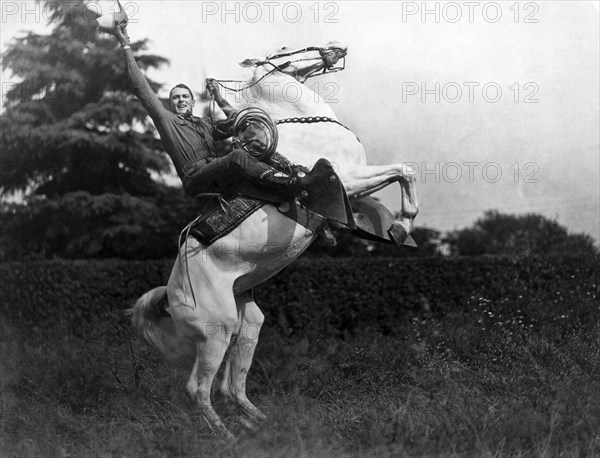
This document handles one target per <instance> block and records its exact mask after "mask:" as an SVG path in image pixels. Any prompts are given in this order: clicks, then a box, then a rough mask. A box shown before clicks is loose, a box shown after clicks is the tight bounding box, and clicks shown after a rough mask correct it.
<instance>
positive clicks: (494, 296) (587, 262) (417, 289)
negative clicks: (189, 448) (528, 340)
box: [0, 256, 600, 335]
mask: <svg viewBox="0 0 600 458" xmlns="http://www.w3.org/2000/svg"><path fill="white" fill-rule="evenodd" d="M599 260H600V258H599V257H598V256H589V257H585V256H584V257H582V256H577V257H574V256H573V257H571V256H566V257H565V256H562V257H558V256H553V257H528V258H520V259H511V258H503V257H474V258H451V259H442V258H414V259H407V258H372V259H325V258H324V259H308V258H301V259H300V260H298V261H297V262H296V263H294V264H292V265H291V266H290V267H288V268H287V269H286V270H285V271H284V272H282V273H281V274H279V275H278V276H276V277H275V278H274V279H271V280H269V281H268V282H266V283H265V284H264V285H261V286H260V287H258V288H257V289H256V290H255V298H256V302H257V303H258V304H259V306H260V307H261V309H262V310H263V312H264V313H265V315H266V321H267V325H272V326H273V325H275V326H282V327H285V328H288V329H287V330H288V331H291V330H302V329H305V328H308V327H312V328H321V329H323V330H329V331H331V330H334V331H336V332H339V333H344V332H355V331H357V330H360V329H362V328H364V327H366V326H369V327H374V328H375V329H377V330H379V331H381V332H384V333H394V331H395V329H397V328H399V327H400V326H401V325H403V324H406V322H407V320H411V319H413V318H414V317H418V316H425V317H428V316H435V315H444V314H449V313H458V312H460V313H464V312H469V309H470V308H472V307H473V306H474V305H475V304H476V303H477V301H478V300H481V299H482V298H484V299H485V300H489V301H495V302H497V303H506V304H507V305H506V307H514V308H516V307H521V308H523V307H527V306H528V304H534V303H535V304H537V305H536V306H535V307H533V306H531V307H533V308H531V307H530V310H529V313H530V314H531V316H532V319H533V317H535V319H544V316H547V317H548V319H550V317H551V316H552V314H555V313H559V311H560V310H558V309H557V307H561V306H562V305H561V304H558V303H556V301H554V302H553V301H552V300H551V299H552V297H553V294H558V295H561V294H562V295H563V296H571V297H572V298H575V299H576V298H581V299H582V304H583V303H585V304H584V305H585V307H584V306H583V305H582V308H581V310H579V311H578V313H581V314H582V319H584V318H585V314H588V315H589V314H590V313H597V310H594V304H596V302H595V301H597V300H598V297H599V296H600V292H599V287H600V278H599V277H600V273H599V269H598V265H599V262H598V261H599ZM171 266H172V261H167V260H165V261H124V260H116V259H115V260H85V261H83V260H81V261H64V260H63V261H44V262H42V261H40V262H32V263H23V262H11V263H1V264H0V277H1V279H2V280H1V281H0V317H1V319H3V320H4V321H5V322H9V323H15V324H17V325H18V326H19V327H20V328H21V329H24V330H26V329H34V330H38V329H53V330H56V331H58V332H64V333H68V334H75V335H87V334H89V333H90V332H93V329H94V326H95V325H96V324H98V323H100V322H103V323H105V322H106V321H107V320H109V321H112V322H114V325H115V326H114V329H115V333H116V334H120V335H122V334H123V333H129V332H130V330H129V324H128V322H127V319H126V317H125V316H124V314H123V313H122V312H123V310H125V309H126V308H128V307H130V306H131V304H132V303H133V302H134V301H135V299H136V298H137V297H139V296H140V295H141V294H143V293H144V292H146V291H147V290H149V289H151V288H154V287H156V286H159V285H164V284H166V281H167V279H168V277H169V273H170V270H171ZM588 299H589V300H592V302H589V300H588ZM554 303H556V306H553V304H554ZM590 304H592V305H590ZM594 316H595V315H594ZM104 328H105V326H104Z"/></svg>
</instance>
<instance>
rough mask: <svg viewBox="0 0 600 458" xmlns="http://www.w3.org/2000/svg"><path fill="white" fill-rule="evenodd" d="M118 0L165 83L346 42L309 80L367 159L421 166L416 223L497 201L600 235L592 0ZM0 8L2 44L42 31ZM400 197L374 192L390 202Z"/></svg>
mask: <svg viewBox="0 0 600 458" xmlns="http://www.w3.org/2000/svg"><path fill="white" fill-rule="evenodd" d="M122 3H123V5H124V6H125V9H126V11H127V12H128V14H129V16H130V25H129V34H130V36H131V37H132V39H142V38H148V39H150V49H149V52H151V53H153V54H158V55H161V56H164V57H167V58H168V59H170V61H171V63H170V65H169V66H165V67H162V68H161V69H159V70H156V71H152V72H151V73H150V76H151V77H152V78H153V79H155V80H156V81H159V82H161V83H164V85H165V89H168V88H170V87H171V86H173V85H174V84H177V83H179V82H185V83H187V84H188V85H190V86H192V87H194V88H195V89H197V90H198V91H200V90H201V88H202V85H203V81H204V80H205V78H206V77H214V78H218V79H247V78H249V76H250V74H249V73H248V71H247V70H245V69H242V68H241V67H239V66H238V64H237V63H238V62H240V61H242V60H244V59H245V58H249V57H258V58H260V57H264V56H265V55H266V54H267V53H269V52H271V51H273V50H275V49H277V48H279V47H281V46H284V45H285V46H288V47H290V48H304V47H306V46H319V45H323V44H325V43H326V42H328V41H331V40H336V41H340V42H342V43H344V44H345V45H347V46H348V56H347V59H346V69H345V70H344V71H342V72H339V73H334V74H329V75H324V76H319V77H315V78H311V79H310V80H309V81H308V83H307V84H308V85H309V86H310V87H313V88H314V89H315V90H316V91H318V92H319V93H320V94H321V95H322V96H324V97H325V98H326V99H327V100H328V101H329V102H330V103H331V105H332V108H333V109H334V111H335V112H336V115H337V117H338V119H339V120H340V121H341V122H343V123H344V124H345V125H347V126H348V127H350V128H351V129H352V130H353V131H354V132H355V133H356V134H357V136H358V137H359V138H360V139H361V141H362V143H363V145H364V146H365V149H366V151H367V157H368V163H370V164H377V165H382V164H390V163H396V162H408V163H411V164H413V166H414V167H416V169H417V175H418V180H417V189H418V191H417V192H418V196H419V200H420V212H419V216H418V217H417V220H416V221H415V224H416V225H417V226H428V227H433V228H435V229H438V230H442V231H447V230H454V229H459V228H462V227H467V226H470V225H472V224H473V222H474V221H475V220H476V219H477V218H479V217H481V216H482V215H483V212H484V211H485V210H490V209H497V210H499V211H501V212H505V213H515V214H522V213H531V212H534V213H541V214H543V215H545V216H547V217H549V218H552V219H556V220H557V221H558V222H559V223H560V224H562V225H564V226H566V227H567V228H568V229H569V230H570V231H571V232H585V233H587V234H590V235H591V236H592V237H594V239H595V240H596V241H597V242H598V241H599V240H600V159H599V158H600V119H599V112H600V104H599V86H600V84H599V83H600V81H599V80H600V77H599V61H600V58H599V55H598V54H599V48H600V46H599V26H598V23H599V9H600V8H599V2H597V1H581V2H577V1H538V2H515V1H509V2H503V1H500V2H486V1H475V2H436V1H429V2H421V1H419V2H412V1H408V2H406V1H404V2H400V1H399V2H376V1H369V2H356V1H352V2H314V1H309V2H287V1H265V2H211V1H209V2H200V1H191V0H187V1H168V2H167V1H146V0H144V1H137V2H133V1H125V0H124V1H123V2H122ZM90 4H91V7H92V8H95V9H96V10H102V11H103V12H107V11H109V10H110V9H111V8H114V4H113V3H112V2H110V1H99V2H90ZM1 6H2V19H1V23H0V26H1V27H2V29H1V43H2V49H4V48H5V46H6V44H7V42H9V41H10V39H11V38H12V37H14V36H16V35H18V34H19V33H20V31H23V30H34V31H36V32H38V33H46V32H48V31H49V30H50V27H49V26H48V25H47V24H45V23H44V19H45V12H44V10H43V7H41V6H37V7H36V6H35V4H34V3H32V2H18V1H5V0H3V1H2V2H1ZM2 78H3V83H6V82H7V81H9V82H10V78H11V77H10V75H9V74H6V73H3V75H2ZM4 87H5V86H4V84H3V88H4ZM161 95H165V92H163V93H162V94H161ZM201 110H202V106H198V105H197V110H196V111H197V112H201ZM399 192H400V191H399V186H397V185H394V186H390V187H388V188H386V189H385V190H383V191H381V192H379V193H378V194H377V196H378V197H380V198H381V199H382V201H383V202H384V204H386V205H387V206H388V207H389V208H390V209H391V210H394V211H395V210H399V208H400V196H399Z"/></svg>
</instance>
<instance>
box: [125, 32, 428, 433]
mask: <svg viewBox="0 0 600 458" xmlns="http://www.w3.org/2000/svg"><path fill="white" fill-rule="evenodd" d="M300 54H301V58H299V59H296V60H295V61H294V57H292V56H299V55H300ZM345 55H346V48H345V47H344V46H342V45H340V44H337V43H330V44H328V45H326V46H325V47H322V48H307V49H306V50H302V51H301V52H298V53H289V52H287V50H286V49H285V48H282V49H281V50H278V52H277V53H276V54H274V55H271V56H270V57H267V58H266V59H263V60H246V61H245V62H243V63H242V65H243V66H254V67H255V72H254V77H253V79H252V80H251V81H250V82H249V83H248V86H247V88H248V90H251V91H252V96H251V97H247V98H246V99H247V100H246V101H245V103H244V104H245V105H246V106H256V107H259V108H262V109H264V110H265V111H266V112H267V113H269V114H270V116H271V117H272V118H273V119H274V120H275V121H279V120H282V119H287V118H294V117H296V118H307V117H313V119H314V117H315V116H319V117H323V118H327V119H328V121H324V120H320V121H319V122H287V123H283V124H279V125H278V131H279V146H278V148H277V150H278V152H280V153H281V154H283V155H284V156H286V157H287V158H288V159H289V160H290V161H291V162H293V163H297V164H302V165H305V166H308V167H312V166H313V164H314V163H315V162H316V161H317V160H318V159H319V158H326V159H328V160H329V161H330V162H331V163H332V164H334V165H335V166H336V171H337V173H338V175H339V177H340V180H341V182H342V183H343V185H344V187H345V190H346V192H347V195H348V197H349V199H350V200H351V201H352V200H353V199H357V198H360V197H362V196H366V195H368V194H371V193H373V192H375V191H377V190H379V189H381V188H383V187H384V186H387V185H388V184H390V183H393V182H399V183H400V185H401V189H402V191H403V192H402V201H401V208H402V210H401V218H400V220H401V223H402V224H403V226H404V227H405V228H406V231H407V232H409V231H410V227H409V226H410V223H411V222H412V219H413V218H414V217H415V216H416V214H417V208H418V207H417V200H416V194H415V189H414V183H415V178H414V174H413V172H412V170H410V168H409V167H407V166H405V165H404V164H393V165H389V166H367V165H366V155H365V151H364V149H363V147H362V145H361V144H360V142H359V141H358V139H357V138H356V136H355V135H354V134H353V133H352V132H350V131H349V130H348V129H346V128H345V127H343V126H342V125H340V124H338V123H336V122H333V121H332V120H336V117H335V114H334V113H333V110H332V109H331V107H329V105H327V104H326V103H325V102H324V101H323V100H322V99H321V98H320V97H318V96H317V95H316V94H315V93H314V92H313V91H312V90H311V89H309V88H308V87H307V86H305V85H304V84H302V83H303V82H304V81H305V80H306V78H307V77H309V76H311V75H314V74H315V73H316V72H319V71H323V70H325V69H331V68H333V66H334V65H335V64H336V63H337V61H338V60H339V59H340V58H342V57H345ZM289 57H292V62H290V59H289ZM240 108H242V107H240ZM304 121H306V119H304ZM315 237H316V234H315V232H314V231H311V230H309V229H306V228H305V227H303V226H301V225H300V224H297V223H296V222H295V221H293V220H292V219H290V218H288V217H287V216H285V214H283V213H282V212H281V211H280V210H279V209H278V208H277V207H275V206H274V205H269V204H267V205H265V206H263V207H262V208H260V209H259V210H257V211H256V212H255V213H253V214H252V215H251V216H250V217H248V218H247V219H246V220H245V221H244V222H243V223H242V224H241V225H239V226H238V227H237V228H236V229H235V230H233V231H232V232H230V233H229V234H227V235H226V236H224V237H223V238H221V239H219V240H218V241H217V242H215V243H213V244H212V245H211V246H206V245H203V244H201V243H199V242H198V241H197V240H196V239H194V238H191V237H190V238H189V239H188V240H187V243H186V244H184V245H183V246H182V247H181V248H180V250H179V255H178V259H177V260H176V262H175V264H174V267H173V271H172V273H171V276H170V278H169V282H168V285H167V286H166V287H165V286H161V287H158V288H155V289H153V290H151V291H149V292H147V293H146V294H144V295H143V296H142V297H140V298H139V299H138V301H137V302H136V304H135V305H134V307H133V308H132V322H133V324H134V326H135V328H136V330H137V331H138V333H139V334H140V335H142V336H143V338H144V339H145V340H146V341H147V342H149V343H150V344H151V345H152V346H154V347H156V348H157V349H158V350H159V351H160V352H161V353H162V355H163V356H164V357H165V358H166V360H167V361H169V362H171V363H173V364H175V365H178V366H180V367H184V368H188V369H191V373H190V376H189V379H188V381H187V385H186V390H187V393H188V394H189V396H190V397H191V398H192V399H193V401H194V402H195V404H196V406H197V407H198V409H199V410H200V413H201V415H202V416H203V417H204V418H205V419H206V421H207V423H208V424H209V425H210V427H211V428H212V429H213V431H215V432H217V433H219V434H221V435H224V436H229V437H231V433H230V432H229V430H228V429H227V428H226V426H225V425H224V424H223V422H222V421H221V419H220V418H219V416H218V415H217V413H216V412H215V410H214V409H213V407H212V404H211V398H210V394H211V387H212V385H213V381H214V378H215V375H216V373H217V371H218V369H219V367H220V366H221V363H222V362H223V359H224V356H225V353H226V350H227V349H228V348H229V347H230V346H231V348H230V349H229V350H230V351H229V353H228V357H227V359H226V361H225V369H224V374H223V380H222V382H221V384H220V391H221V393H222V394H224V395H225V396H226V397H227V398H229V399H231V400H232V401H233V402H235V403H236V404H237V406H238V407H239V408H240V412H241V414H242V415H241V416H240V420H241V421H243V422H244V424H246V425H247V426H248V427H253V426H254V425H255V424H256V423H257V422H259V421H261V420H263V419H264V418H265V416H264V415H263V414H262V413H261V411H260V410H259V409H258V408H257V407H256V406H254V404H252V403H251V402H250V401H249V400H248V398H247V396H246V376H247V374H248V370H249V369H250V365H251V363H252V358H253V355H254V350H255V347H256V344H257V342H258V335H259V332H260V328H261V325H262V324H263V320H264V316H263V314H262V312H261V311H260V309H259V307H258V306H257V304H256V303H255V302H254V299H253V295H252V288H254V287H255V286H257V285H259V284H261V283H263V282H264V281H266V280H267V279H269V278H270V277H272V276H273V275H275V274H277V273H278V272H279V271H281V270H282V269H283V268H285V267H286V266H287V265H289V264H290V263H291V262H292V261H294V260H295V259H296V258H297V257H298V256H300V254H301V253H302V252H303V251H304V250H305V249H306V248H307V247H308V246H309V245H310V244H311V243H312V242H313V240H314V239H315ZM165 295H166V296H167V297H168V309H167V310H168V312H169V315H170V316H165V315H166V314H165V313H164V311H163V310H161V307H164V305H162V304H163V303H164V302H163V301H161V299H162V298H163V297H164V296H165Z"/></svg>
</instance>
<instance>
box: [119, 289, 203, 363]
mask: <svg viewBox="0 0 600 458" xmlns="http://www.w3.org/2000/svg"><path fill="white" fill-rule="evenodd" d="M166 295H167V287H166V286H159V287H158V288H154V289H153V290H151V291H148V292H147V293H146V294H144V295H143V296H142V297H140V298H139V299H138V300H137V301H136V302H135V304H134V305H133V307H132V308H130V309H129V310H127V313H128V314H130V315H131V324H132V325H133V328H134V329H135V331H136V333H137V334H138V335H139V336H140V337H142V338H143V339H144V340H145V341H146V342H147V343H148V344H149V345H150V346H152V347H154V348H156V349H157V350H158V351H159V352H160V353H161V354H162V355H163V356H164V358H165V359H166V360H167V361H168V362H169V363H171V364H174V365H176V366H179V367H183V368H191V367H192V365H193V364H194V360H195V358H196V347H195V345H194V342H193V341H192V340H190V339H187V338H185V337H183V336H180V335H179V334H178V332H177V328H176V327H175V323H174V321H173V318H171V316H170V315H169V314H168V312H167V311H166V309H165V307H164V302H163V301H162V299H163V298H164V297H165V296H166Z"/></svg>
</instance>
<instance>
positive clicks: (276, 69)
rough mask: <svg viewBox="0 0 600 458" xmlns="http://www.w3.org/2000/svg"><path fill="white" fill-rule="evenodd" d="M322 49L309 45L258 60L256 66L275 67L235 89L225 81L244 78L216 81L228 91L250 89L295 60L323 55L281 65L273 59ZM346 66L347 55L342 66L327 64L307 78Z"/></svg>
mask: <svg viewBox="0 0 600 458" xmlns="http://www.w3.org/2000/svg"><path fill="white" fill-rule="evenodd" d="M322 49H323V48H319V47H317V46H308V47H306V48H302V49H298V50H296V51H290V52H287V53H280V54H275V55H273V56H269V57H267V59H266V60H263V61H262V62H257V63H256V64H255V66H256V67H259V66H262V65H266V64H269V65H271V66H272V67H273V69H272V70H269V71H268V72H267V73H265V74H264V75H263V76H261V77H260V78H259V79H257V80H256V81H254V82H253V83H246V84H245V85H244V86H243V87H241V88H240V89H235V88H232V87H228V86H225V85H224V84H223V83H243V82H244V81H243V80H215V81H216V82H217V84H218V85H219V86H221V87H222V88H223V89H227V90H228V91H232V92H241V91H243V90H246V89H250V88H251V87H253V86H255V85H256V84H258V83H260V82H261V81H262V80H263V79H264V78H266V77H267V76H269V75H270V74H271V73H274V72H276V71H279V72H281V73H283V69H285V68H287V67H289V66H290V65H291V64H293V63H295V62H305V61H308V60H319V59H320V60H323V56H319V57H304V58H298V59H295V60H288V61H287V62H285V63H283V64H281V65H276V64H274V63H273V62H271V60H273V59H281V58H282V57H290V56H294V55H296V54H303V53H306V52H311V51H318V52H319V53H320V52H321V50H322ZM345 68H346V56H344V57H342V66H341V67H331V68H327V67H326V66H324V67H323V71H322V72H320V73H313V74H312V75H309V76H307V78H312V77H313V76H318V75H326V74H328V73H335V72H340V71H342V70H344V69H345Z"/></svg>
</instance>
